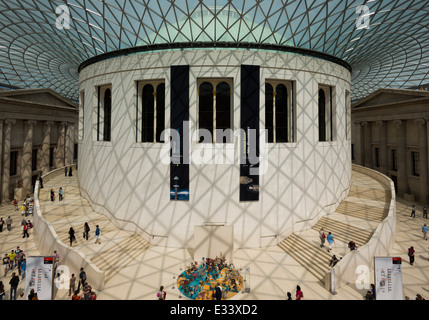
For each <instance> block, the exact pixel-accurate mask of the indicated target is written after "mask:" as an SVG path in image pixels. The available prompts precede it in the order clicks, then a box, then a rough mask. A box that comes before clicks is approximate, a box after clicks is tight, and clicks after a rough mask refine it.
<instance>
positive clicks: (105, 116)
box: [96, 86, 112, 141]
mask: <svg viewBox="0 0 429 320" xmlns="http://www.w3.org/2000/svg"><path fill="white" fill-rule="evenodd" d="M96 88H97V97H98V99H97V141H110V140H111V130H112V87H111V86H98V87H96Z"/></svg>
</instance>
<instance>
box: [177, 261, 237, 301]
mask: <svg viewBox="0 0 429 320" xmlns="http://www.w3.org/2000/svg"><path fill="white" fill-rule="evenodd" d="M217 285H220V287H221V288H222V300H227V299H230V298H232V297H233V296H235V295H236V294H237V293H238V292H240V290H241V289H242V287H243V277H242V276H241V275H240V273H239V271H238V270H237V269H235V267H234V265H233V264H227V263H226V259H225V258H218V257H216V258H215V259H210V258H207V259H205V261H203V262H202V263H197V262H194V263H193V264H192V265H191V266H189V267H187V268H186V270H185V271H183V272H182V273H181V274H180V275H179V277H178V279H177V288H178V289H179V291H180V292H181V293H182V294H183V295H184V296H186V297H188V298H190V299H193V300H214V299H215V298H214V297H215V288H216V286H217Z"/></svg>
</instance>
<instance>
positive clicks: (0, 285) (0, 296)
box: [0, 281, 6, 300]
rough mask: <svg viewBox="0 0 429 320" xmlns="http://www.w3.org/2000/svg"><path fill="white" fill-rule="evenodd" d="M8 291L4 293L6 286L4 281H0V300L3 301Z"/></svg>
mask: <svg viewBox="0 0 429 320" xmlns="http://www.w3.org/2000/svg"><path fill="white" fill-rule="evenodd" d="M5 294H6V291H4V284H3V282H2V281H0V300H3V297H4V296H5Z"/></svg>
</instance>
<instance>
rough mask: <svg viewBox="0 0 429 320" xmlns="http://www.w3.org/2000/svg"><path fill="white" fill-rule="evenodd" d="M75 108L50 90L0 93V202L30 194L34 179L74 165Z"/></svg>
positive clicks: (76, 122) (76, 121) (74, 105)
mask: <svg viewBox="0 0 429 320" xmlns="http://www.w3.org/2000/svg"><path fill="white" fill-rule="evenodd" d="M77 124H78V106H77V105H76V104H74V103H73V102H71V101H69V100H67V99H64V98H63V97H62V96H60V95H59V94H57V93H55V92H54V91H52V90H50V89H19V90H6V91H1V92H0V182H1V183H0V186H1V188H0V202H2V203H4V202H8V201H10V200H12V199H14V198H17V199H21V198H23V197H26V196H28V195H30V194H31V193H32V192H33V186H34V182H35V180H36V179H37V178H38V177H39V176H40V175H43V174H46V173H47V172H49V171H50V170H52V169H55V168H58V167H61V166H64V165H67V164H71V163H74V162H76V159H77V157H76V156H77V155H75V154H74V153H75V151H76V146H75V143H76V141H77V137H76V134H77Z"/></svg>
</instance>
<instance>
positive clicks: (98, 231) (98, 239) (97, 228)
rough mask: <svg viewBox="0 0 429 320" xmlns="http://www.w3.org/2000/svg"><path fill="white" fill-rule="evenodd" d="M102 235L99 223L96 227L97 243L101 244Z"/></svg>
mask: <svg viewBox="0 0 429 320" xmlns="http://www.w3.org/2000/svg"><path fill="white" fill-rule="evenodd" d="M100 235H101V230H100V227H99V226H98V224H97V226H96V229H95V243H99V244H101V240H100Z"/></svg>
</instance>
